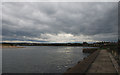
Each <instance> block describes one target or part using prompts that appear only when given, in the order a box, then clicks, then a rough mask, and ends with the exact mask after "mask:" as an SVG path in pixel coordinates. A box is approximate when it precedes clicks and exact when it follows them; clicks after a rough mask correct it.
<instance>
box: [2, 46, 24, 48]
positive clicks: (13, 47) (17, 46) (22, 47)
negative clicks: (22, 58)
mask: <svg viewBox="0 0 120 75" xmlns="http://www.w3.org/2000/svg"><path fill="white" fill-rule="evenodd" d="M0 48H25V47H20V46H0Z"/></svg>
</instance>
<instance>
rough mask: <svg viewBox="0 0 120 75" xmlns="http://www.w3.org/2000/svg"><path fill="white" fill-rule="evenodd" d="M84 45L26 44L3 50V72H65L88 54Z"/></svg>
mask: <svg viewBox="0 0 120 75" xmlns="http://www.w3.org/2000/svg"><path fill="white" fill-rule="evenodd" d="M82 49H83V47H63V46H26V47H25V48H4V49H3V50H2V54H3V57H2V58H3V59H2V60H3V63H2V66H3V68H2V70H3V73H63V72H65V71H66V70H67V69H68V68H70V67H72V66H74V65H75V64H76V63H77V62H78V61H80V60H82V59H83V58H84V57H86V56H88V54H86V53H82Z"/></svg>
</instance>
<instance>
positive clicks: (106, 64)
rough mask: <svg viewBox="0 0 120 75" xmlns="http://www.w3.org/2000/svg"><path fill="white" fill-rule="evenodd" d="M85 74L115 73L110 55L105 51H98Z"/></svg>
mask: <svg viewBox="0 0 120 75" xmlns="http://www.w3.org/2000/svg"><path fill="white" fill-rule="evenodd" d="M87 73H116V69H115V67H114V65H113V63H112V60H111V58H110V55H109V53H108V52H107V51H106V50H101V51H100V53H99V55H98V56H97V57H96V59H95V61H94V62H93V63H92V64H91V66H90V68H89V69H88V71H87Z"/></svg>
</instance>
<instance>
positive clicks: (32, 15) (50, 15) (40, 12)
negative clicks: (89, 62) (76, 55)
mask: <svg viewBox="0 0 120 75" xmlns="http://www.w3.org/2000/svg"><path fill="white" fill-rule="evenodd" d="M117 34H118V3H117V2H3V3H2V40H3V42H55V43H56V42H57V43H63V42H65V43H66V42H98V41H117V39H118V36H117Z"/></svg>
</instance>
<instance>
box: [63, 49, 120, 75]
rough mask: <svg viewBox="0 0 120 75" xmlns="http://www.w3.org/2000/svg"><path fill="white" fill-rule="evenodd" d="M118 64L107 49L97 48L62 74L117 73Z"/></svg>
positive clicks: (114, 74)
mask: <svg viewBox="0 0 120 75" xmlns="http://www.w3.org/2000/svg"><path fill="white" fill-rule="evenodd" d="M118 68H119V66H118V64H117V62H116V61H115V59H114V57H113V56H112V55H111V53H109V52H108V51H107V50H105V49H103V50H97V51H95V52H94V53H92V54H91V55H90V56H88V57H87V58H85V59H84V60H83V61H81V62H79V63H78V64H77V65H75V66H74V67H72V68H71V69H69V70H68V71H67V72H65V73H64V74H63V75H69V74H75V73H76V74H85V75H89V74H95V75H96V74H100V75H101V74H104V75H119V71H118Z"/></svg>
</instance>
